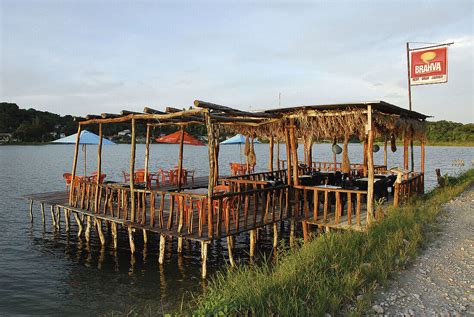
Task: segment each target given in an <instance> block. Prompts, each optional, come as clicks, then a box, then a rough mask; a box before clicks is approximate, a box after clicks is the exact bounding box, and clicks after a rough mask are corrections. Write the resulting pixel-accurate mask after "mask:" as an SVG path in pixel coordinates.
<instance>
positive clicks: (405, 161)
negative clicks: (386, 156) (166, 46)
mask: <svg viewBox="0 0 474 317" xmlns="http://www.w3.org/2000/svg"><path fill="white" fill-rule="evenodd" d="M408 143H409V140H408V133H407V131H405V133H404V135H403V168H404V169H406V170H407V169H408Z"/></svg>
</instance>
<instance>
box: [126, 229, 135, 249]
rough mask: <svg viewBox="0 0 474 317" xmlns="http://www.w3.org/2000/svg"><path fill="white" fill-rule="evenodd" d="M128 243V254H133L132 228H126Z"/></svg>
mask: <svg viewBox="0 0 474 317" xmlns="http://www.w3.org/2000/svg"><path fill="white" fill-rule="evenodd" d="M127 229H128V243H129V244H130V252H131V253H132V254H135V241H134V240H133V228H132V226H128V228H127Z"/></svg>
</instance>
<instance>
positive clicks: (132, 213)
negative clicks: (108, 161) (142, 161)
mask: <svg viewBox="0 0 474 317" xmlns="http://www.w3.org/2000/svg"><path fill="white" fill-rule="evenodd" d="M135 141H136V135H135V119H132V145H131V147H132V148H131V154H130V209H131V210H130V221H131V222H135V210H136V206H135V150H136V144H135ZM129 228H130V230H131V227H129ZM130 230H129V232H130ZM129 235H130V234H129ZM132 240H133V237H132ZM132 240H131V243H130V245H131V244H132V242H133V241H132ZM133 251H135V249H134V250H133ZM132 253H133V252H132Z"/></svg>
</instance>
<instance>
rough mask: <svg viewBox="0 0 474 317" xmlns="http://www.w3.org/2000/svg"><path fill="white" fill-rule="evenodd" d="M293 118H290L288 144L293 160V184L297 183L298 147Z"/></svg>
mask: <svg viewBox="0 0 474 317" xmlns="http://www.w3.org/2000/svg"><path fill="white" fill-rule="evenodd" d="M294 123H295V122H294V119H290V144H291V153H292V162H293V184H295V185H299V179H298V149H297V148H296V145H297V143H296V136H295V124H294Z"/></svg>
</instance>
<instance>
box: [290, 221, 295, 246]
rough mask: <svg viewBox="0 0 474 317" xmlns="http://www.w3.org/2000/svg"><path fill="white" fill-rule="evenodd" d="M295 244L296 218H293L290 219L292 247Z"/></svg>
mask: <svg viewBox="0 0 474 317" xmlns="http://www.w3.org/2000/svg"><path fill="white" fill-rule="evenodd" d="M294 246H295V220H294V219H293V218H291V220H290V247H294Z"/></svg>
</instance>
